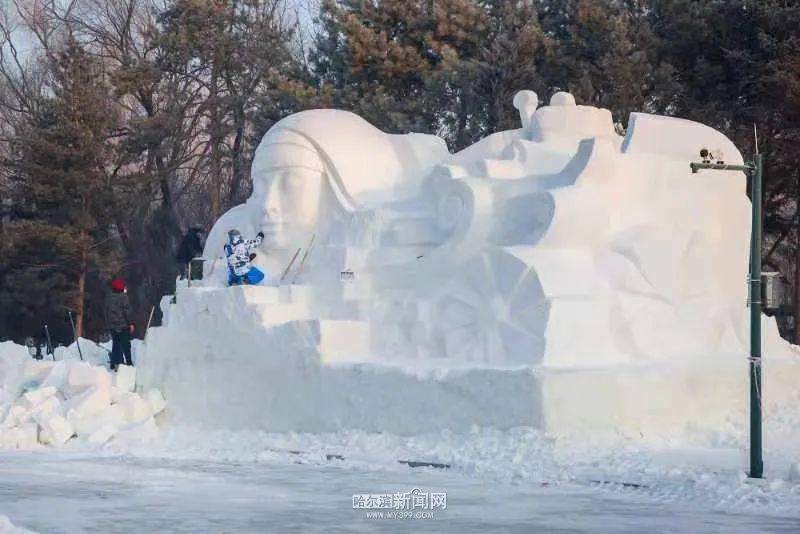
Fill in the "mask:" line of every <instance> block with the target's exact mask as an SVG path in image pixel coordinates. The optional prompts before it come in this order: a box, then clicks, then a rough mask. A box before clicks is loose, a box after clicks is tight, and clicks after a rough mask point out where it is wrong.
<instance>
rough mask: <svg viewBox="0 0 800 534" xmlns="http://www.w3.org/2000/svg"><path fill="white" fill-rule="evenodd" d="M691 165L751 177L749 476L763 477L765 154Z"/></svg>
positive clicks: (694, 171) (696, 168) (694, 168)
mask: <svg viewBox="0 0 800 534" xmlns="http://www.w3.org/2000/svg"><path fill="white" fill-rule="evenodd" d="M704 150H705V149H704ZM706 154H707V151H706ZM701 155H702V152H701ZM704 158H705V156H704ZM690 167H691V168H692V172H693V173H696V172H697V171H699V170H701V169H710V170H719V171H741V172H744V173H745V174H746V175H747V176H748V177H749V178H750V200H751V204H752V206H753V211H752V230H751V235H752V237H751V240H750V358H749V361H750V477H751V478H762V477H763V475H764V458H763V454H762V450H761V178H762V174H763V171H764V157H763V156H762V155H761V154H756V155H755V157H754V158H753V160H752V161H748V162H745V164H744V165H726V164H725V163H712V162H709V161H703V162H702V163H691V164H690Z"/></svg>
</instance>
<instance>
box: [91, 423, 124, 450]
mask: <svg viewBox="0 0 800 534" xmlns="http://www.w3.org/2000/svg"><path fill="white" fill-rule="evenodd" d="M118 430H119V427H117V425H113V424H105V425H102V426H101V427H100V428H98V429H97V430H95V431H94V432H92V433H91V434H90V435H89V437H88V438H87V439H86V442H87V443H91V444H92V445H102V444H103V443H105V442H107V441H108V440H110V439H111V438H112V436H114V434H116V433H117V431H118Z"/></svg>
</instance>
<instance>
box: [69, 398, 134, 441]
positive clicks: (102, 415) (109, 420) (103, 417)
mask: <svg viewBox="0 0 800 534" xmlns="http://www.w3.org/2000/svg"><path fill="white" fill-rule="evenodd" d="M66 417H67V420H69V422H70V423H72V425H73V426H74V427H75V431H76V432H77V433H78V435H79V436H81V437H87V436H90V435H91V434H93V433H94V432H96V431H97V430H99V429H100V428H101V427H103V426H105V425H112V426H115V427H119V426H122V425H124V424H125V423H126V421H125V415H124V413H123V411H122V408H121V407H119V406H117V405H113V404H112V405H111V406H108V407H106V408H105V409H104V410H103V411H101V412H99V413H96V414H92V415H88V416H81V415H80V414H79V413H78V412H76V411H75V410H68V411H67V415H66Z"/></svg>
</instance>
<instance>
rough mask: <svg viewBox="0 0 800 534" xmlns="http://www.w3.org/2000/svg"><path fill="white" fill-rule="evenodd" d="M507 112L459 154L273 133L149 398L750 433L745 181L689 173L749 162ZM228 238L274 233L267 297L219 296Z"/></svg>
mask: <svg viewBox="0 0 800 534" xmlns="http://www.w3.org/2000/svg"><path fill="white" fill-rule="evenodd" d="M514 106H515V107H516V108H517V109H518V110H519V112H520V119H521V123H522V127H521V128H520V129H517V130H509V131H503V132H497V133H494V134H492V135H489V136H488V137H486V138H485V139H482V140H480V141H478V142H477V143H475V144H474V145H472V146H470V147H467V148H466V149H464V150H462V151H460V152H457V153H455V154H451V153H449V152H448V151H447V148H446V146H445V144H444V142H443V141H442V140H441V139H439V138H436V137H435V136H430V135H419V134H406V135H390V134H386V133H384V132H381V131H380V130H378V129H377V128H375V127H374V126H372V125H370V124H368V123H367V122H366V121H364V120H363V119H361V118H360V117H358V116H356V115H354V114H352V113H348V112H346V111H341V110H308V111H304V112H302V113H298V114H295V115H292V116H289V117H287V118H285V119H283V120H281V121H279V122H278V123H276V124H275V125H274V126H273V127H272V128H271V129H270V130H269V131H268V132H267V133H266V135H265V136H264V138H263V139H262V141H261V143H260V144H259V147H258V149H257V151H256V154H255V158H254V161H253V166H252V172H251V175H252V178H253V193H252V195H251V196H250V197H249V198H248V200H247V202H245V203H244V204H242V205H239V206H236V207H234V208H232V209H231V210H230V211H228V212H227V213H225V214H224V215H223V216H222V217H221V218H220V219H219V220H218V221H217V222H216V223H215V224H214V227H213V228H212V229H211V231H210V232H209V237H208V240H207V243H206V247H205V251H204V258H205V260H206V261H205V263H204V279H203V281H202V282H199V283H197V284H196V285H193V286H192V288H187V287H185V286H181V287H179V290H178V294H177V304H175V305H169V304H168V303H165V305H166V307H167V308H168V309H167V310H165V311H166V312H167V316H168V322H167V324H166V326H164V327H161V328H159V329H154V330H153V331H152V332H151V333H149V334H148V340H147V345H148V346H147V353H146V359H145V361H144V362H143V363H142V365H140V366H139V368H138V370H139V372H140V373H142V376H141V379H142V381H143V383H144V384H145V385H146V386H147V385H153V386H156V387H159V388H161V389H162V390H163V391H164V394H165V396H166V397H167V400H168V402H169V403H170V405H171V406H172V414H171V415H174V416H175V419H176V420H183V421H187V422H189V421H190V422H194V423H200V424H207V425H212V426H218V425H224V426H229V427H238V428H263V429H266V430H275V431H283V430H293V431H331V430H338V429H341V428H360V429H365V430H371V431H390V432H395V433H405V434H412V433H417V432H427V431H436V430H440V429H443V428H450V429H452V430H464V429H467V428H469V427H470V426H472V425H486V426H494V427H499V428H509V427H513V426H518V425H525V426H534V427H538V428H542V429H544V430H546V431H547V432H548V433H550V434H551V435H555V436H568V435H571V434H584V433H586V432H591V433H593V434H595V435H597V434H606V435H609V436H619V435H623V436H633V437H637V436H638V438H637V439H650V438H651V437H656V436H662V435H663V436H674V435H676V434H677V433H680V428H686V427H692V426H693V425H694V426H696V427H699V428H704V429H707V430H713V429H720V428H722V427H723V426H725V425H728V424H731V423H730V422H733V423H735V424H737V425H741V424H744V422H745V421H746V418H745V417H744V416H743V414H744V408H745V407H746V406H747V404H746V399H747V372H746V362H747V360H746V353H747V350H748V346H749V343H748V328H749V323H748V321H747V310H746V308H745V303H746V300H747V286H746V283H745V281H746V279H747V265H748V245H749V233H750V232H749V229H750V227H749V225H750V222H749V221H750V204H749V201H748V199H747V195H746V192H745V189H746V179H745V176H744V174H743V173H741V172H718V171H713V172H712V171H702V172H700V173H697V174H693V173H692V172H691V170H690V166H689V163H690V162H691V161H695V160H697V158H698V157H699V152H700V149H701V148H708V149H710V150H712V151H713V152H714V153H715V154H718V155H720V154H721V155H720V158H723V157H724V161H726V162H727V163H729V164H741V163H742V162H743V159H742V156H741V154H740V153H739V151H738V150H737V149H736V147H735V146H734V145H733V143H732V142H731V141H730V140H729V139H727V138H726V137H725V136H724V135H723V134H722V133H720V132H718V131H716V130H714V129H713V128H710V127H708V126H705V125H702V124H698V123H695V122H691V121H687V120H682V119H677V118H673V117H659V116H655V115H649V114H643V113H633V114H632V115H631V116H630V119H629V121H628V128H627V132H626V134H625V135H624V136H621V135H619V134H618V133H617V131H616V129H615V126H614V123H613V120H612V117H611V113H610V112H609V111H608V110H604V109H598V108H594V107H591V106H580V105H576V102H575V99H574V98H573V97H572V96H571V95H569V94H567V93H557V94H555V95H553V97H552V98H551V100H550V104H549V105H547V106H542V107H539V99H538V96H537V95H536V94H535V93H533V92H531V91H521V92H520V93H518V94H517V95H516V96H515V98H514ZM718 159H719V158H718ZM232 228H238V229H239V230H240V231H241V232H242V233H243V234H244V235H245V236H246V237H252V236H253V235H255V234H256V232H258V231H263V232H264V234H265V238H264V241H263V244H262V246H261V249H260V250H258V254H257V256H256V258H255V260H254V262H255V264H256V265H257V266H258V267H259V268H260V269H261V270H262V271H263V272H264V273H266V276H267V281H266V283H267V284H271V287H246V288H242V287H236V288H226V287H224V285H225V279H226V263H225V260H224V258H220V255H221V254H222V250H223V244H224V242H225V239H226V236H227V234H228V231H229V230H231V229H232ZM311 243H314V247H313V250H311V252H310V253H309V254H306V252H308V248H309V246H310V244H311ZM298 249H304V250H305V252H304V253H303V254H302V256H301V258H303V259H301V260H299V264H298V265H295V269H293V270H292V269H290V271H291V272H289V273H288V275H287V276H285V277H284V279H283V280H282V282H278V281H279V280H280V279H281V276H282V274H283V273H284V272H286V269H287V265H290V260H291V258H294V257H297V256H298V252H297V251H298ZM306 256H307V261H306ZM342 273H349V274H348V275H347V276H345V277H342ZM278 285H280V286H282V287H275V286H278ZM763 333H764V336H763V341H764V343H763V346H764V354H765V360H764V361H765V364H764V365H765V373H764V391H765V402H766V403H767V410H769V407H770V406H784V405H790V406H791V407H792V408H795V407H797V406H800V401H798V399H797V397H796V395H795V396H794V397H793V396H792V394H791V391H792V388H796V386H795V385H793V384H797V383H800V370H799V369H798V367H799V366H800V357H798V354H797V352H796V351H795V349H794V348H792V347H790V346H789V345H788V344H787V343H785V342H784V341H783V340H781V339H780V337H779V336H778V333H777V329H776V328H775V324H774V322H772V321H771V320H769V319H767V318H766V317H765V318H764V328H763Z"/></svg>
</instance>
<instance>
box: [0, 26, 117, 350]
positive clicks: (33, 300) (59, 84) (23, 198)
mask: <svg viewBox="0 0 800 534" xmlns="http://www.w3.org/2000/svg"><path fill="white" fill-rule="evenodd" d="M49 67H50V68H49V75H50V83H49V86H48V95H47V96H46V97H43V99H42V100H41V101H40V102H39V103H38V106H37V109H36V111H35V112H34V113H33V114H31V115H30V117H29V120H28V121H27V122H26V123H25V124H23V125H22V126H21V128H20V130H19V131H18V132H16V134H17V135H16V137H15V139H14V142H13V149H14V152H13V155H12V157H11V159H10V160H9V161H7V162H6V164H7V165H8V167H9V168H11V169H12V170H13V175H12V181H13V186H12V192H13V195H14V196H13V202H14V204H15V209H16V210H17V211H18V212H19V218H18V219H17V220H14V221H12V222H10V223H9V224H8V225H7V229H6V230H7V232H8V234H9V235H10V236H11V238H10V239H9V240H7V241H6V240H4V243H3V250H2V252H0V253H1V254H2V255H3V257H4V263H5V265H4V269H3V270H4V272H3V273H2V274H3V290H2V293H0V299H2V306H0V307H3V308H6V306H8V307H9V309H11V310H13V316H12V317H6V318H5V321H4V326H5V327H6V328H7V329H8V331H7V332H6V334H12V335H13V336H14V337H20V336H24V335H38V336H40V335H41V324H40V323H39V322H37V321H41V320H43V319H44V320H48V321H50V322H51V324H59V323H60V324H62V325H63V324H64V323H63V318H64V316H65V308H69V309H71V310H73V313H74V316H75V323H76V329H77V331H78V334H79V335H83V334H84V333H85V331H86V329H87V327H88V326H89V325H88V323H87V321H86V315H87V314H86V310H87V308H88V307H89V306H91V305H92V304H95V305H97V306H99V302H98V299H90V298H89V294H90V293H92V291H91V290H92V289H93V288H92V286H97V285H98V284H100V281H101V280H102V279H104V278H106V279H107V277H108V275H109V274H110V273H112V272H114V271H115V270H116V269H117V268H118V264H117V258H116V255H115V253H114V244H115V243H114V235H113V233H112V232H111V224H110V214H109V200H110V193H111V189H110V187H109V184H108V183H107V181H106V180H105V172H104V166H105V165H106V162H107V159H108V155H109V143H108V136H109V133H110V132H111V130H112V128H113V127H114V125H115V117H116V112H115V109H114V106H113V103H112V101H111V99H110V98H109V92H108V87H107V85H106V84H105V81H104V78H103V69H102V64H101V63H99V62H97V61H96V60H94V59H93V58H92V57H91V56H89V55H88V54H87V53H86V51H85V50H84V49H83V48H82V47H81V45H80V44H79V43H77V41H75V40H74V39H68V40H67V42H66V43H65V45H64V46H63V48H62V49H61V50H60V51H58V53H57V54H56V55H55V56H54V57H53V63H52V64H51V65H50V66H49ZM95 293H96V294H98V295H100V294H101V293H100V292H99V291H95ZM59 318H60V319H61V320H60V321H59V320H58V319H59ZM96 319H98V320H97V321H95V322H94V323H93V324H92V325H91V329H93V330H95V331H97V330H98V329H99V328H100V327H101V326H102V324H101V321H100V319H101V316H97V317H96Z"/></svg>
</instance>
